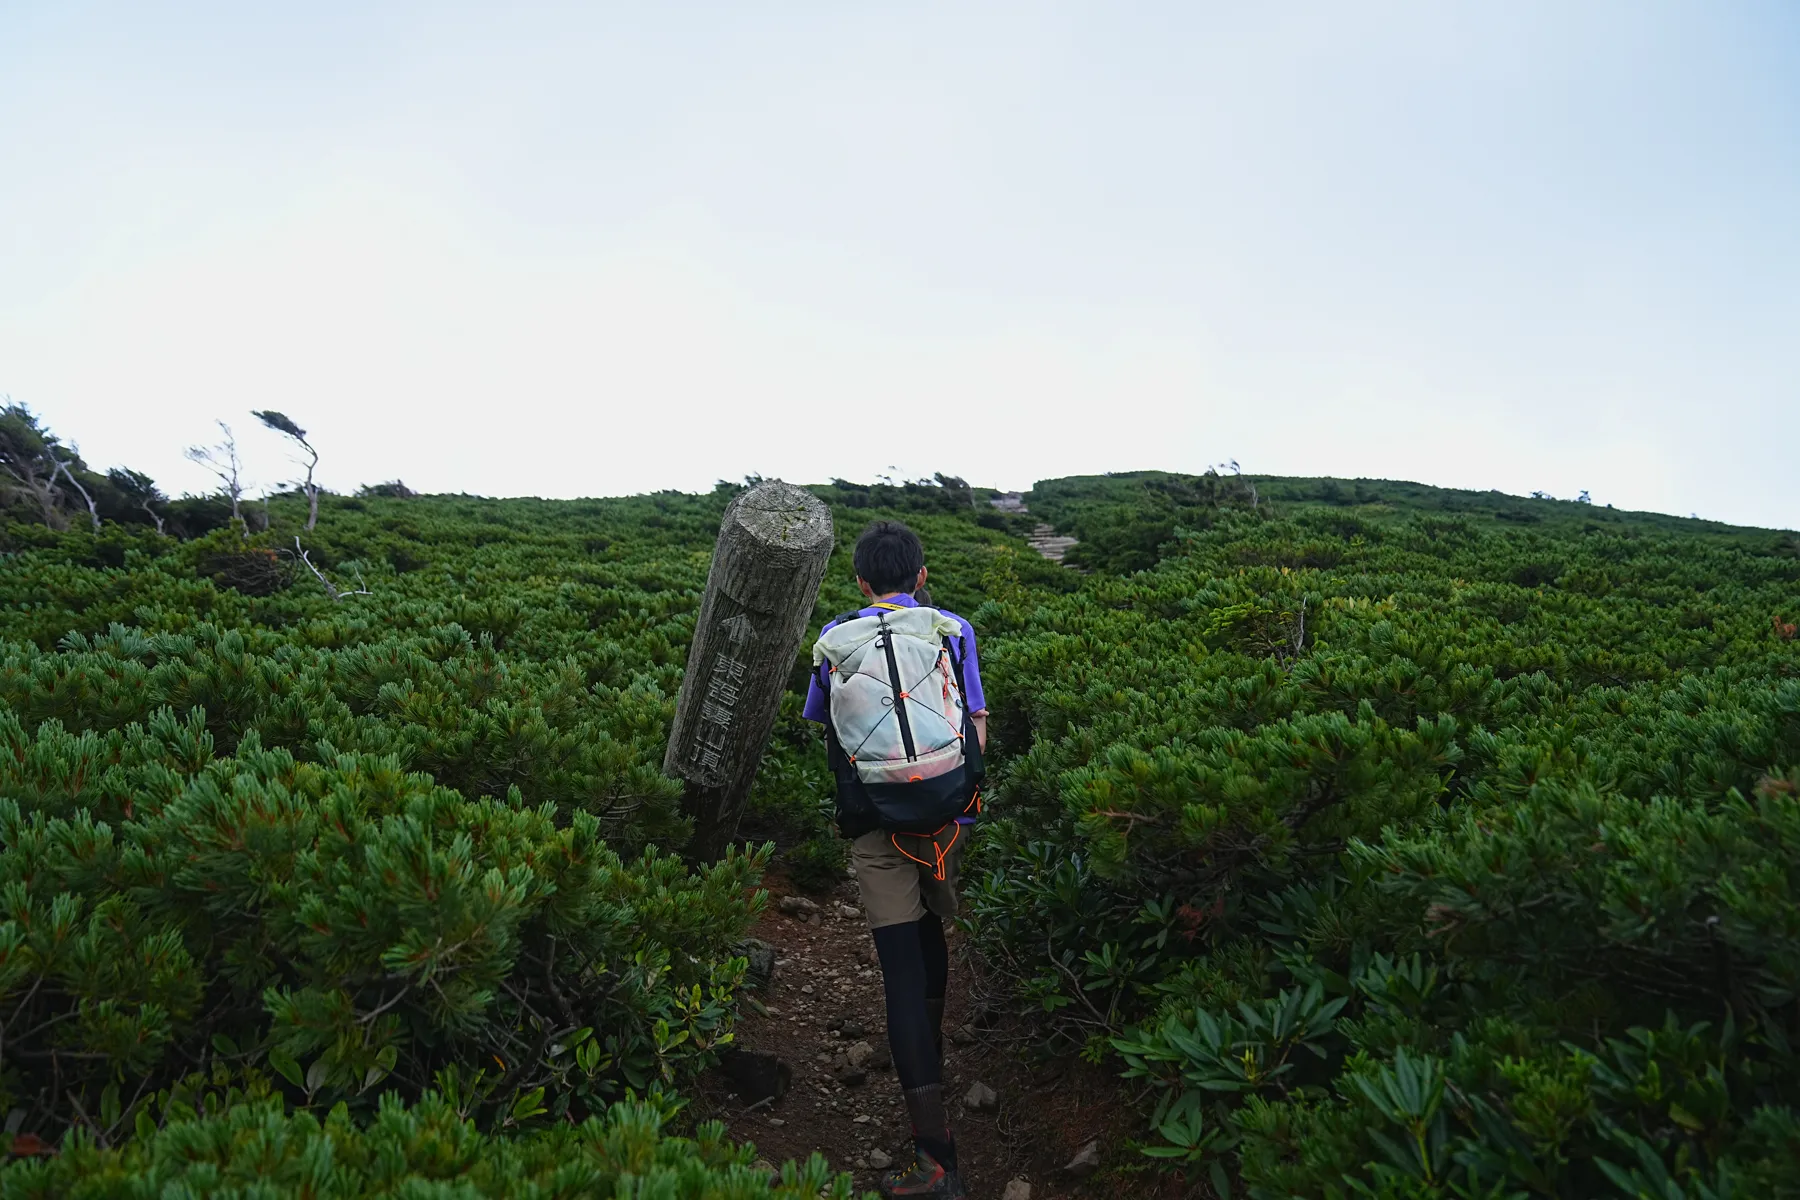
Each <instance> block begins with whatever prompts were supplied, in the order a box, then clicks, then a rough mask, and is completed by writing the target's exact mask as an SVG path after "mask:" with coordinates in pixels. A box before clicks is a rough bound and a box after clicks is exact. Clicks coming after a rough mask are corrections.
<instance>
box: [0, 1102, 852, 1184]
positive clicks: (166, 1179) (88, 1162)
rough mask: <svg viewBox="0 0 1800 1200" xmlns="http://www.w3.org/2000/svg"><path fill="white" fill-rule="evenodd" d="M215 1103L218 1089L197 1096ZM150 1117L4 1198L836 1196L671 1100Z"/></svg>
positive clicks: (191, 1106) (34, 1162) (19, 1176)
mask: <svg viewBox="0 0 1800 1200" xmlns="http://www.w3.org/2000/svg"><path fill="white" fill-rule="evenodd" d="M210 1098H212V1099H214V1100H215V1101H217V1099H218V1094H217V1093H214V1094H213V1095H212V1097H210ZM163 1109H164V1119H163V1121H162V1122H160V1123H159V1122H158V1121H157V1120H155V1119H153V1118H152V1117H151V1116H150V1115H149V1113H148V1112H146V1113H145V1114H144V1115H143V1117H142V1118H141V1119H140V1120H139V1121H138V1123H137V1132H136V1133H135V1135H133V1136H131V1137H130V1138H128V1139H125V1140H124V1141H123V1143H122V1144H120V1145H117V1146H110V1147H101V1146H100V1145H99V1144H98V1143H97V1142H96V1141H95V1140H94V1139H93V1138H92V1137H91V1136H89V1135H87V1134H85V1133H83V1132H79V1131H78V1132H74V1133H71V1134H70V1135H69V1137H68V1139H67V1141H66V1142H65V1143H64V1145H63V1146H62V1147H61V1152H60V1153H58V1154H56V1155H54V1156H45V1157H41V1158H21V1159H14V1160H13V1161H12V1162H11V1163H10V1164H9V1165H7V1166H5V1167H0V1197H4V1198H5V1200H50V1198H51V1197H56V1198H58V1200H62V1198H69V1200H86V1198H88V1197H93V1198H96V1200H98V1198H100V1197H105V1198H107V1200H113V1198H114V1197H117V1198H120V1200H135V1198H140V1197H141V1198H143V1200H151V1198H153V1197H166V1196H173V1195H180V1196H193V1197H227V1196H259V1197H269V1198H270V1200H277V1198H285V1197H293V1198H295V1200H299V1198H301V1197H306V1198H308V1200H336V1198H342V1200H350V1198H352V1197H363V1196H406V1197H442V1198H443V1200H451V1198H453V1197H454V1198H456V1200H465V1198H466V1200H475V1198H478V1197H494V1198H496V1200H499V1198H502V1197H504V1198H505V1200H550V1198H551V1197H576V1196H602V1195H608V1196H610V1195H634V1196H638V1195H641V1196H661V1197H668V1198H670V1200H678V1198H679V1200H688V1198H692V1200H701V1198H706V1200H714V1198H717V1200H727V1198H729V1200H762V1198H764V1197H767V1198H768V1200H817V1198H818V1197H821V1196H823V1197H828V1198H829V1200H848V1198H849V1197H850V1195H851V1186H850V1178H849V1176H847V1175H833V1174H832V1173H831V1170H830V1168H829V1167H828V1166H827V1165H826V1163H825V1162H824V1160H823V1159H821V1158H820V1157H819V1156H817V1155H814V1156H813V1158H812V1160H811V1161H810V1162H807V1163H805V1164H800V1165H796V1164H793V1163H789V1164H787V1166H786V1167H784V1168H783V1169H782V1170H781V1172H780V1173H779V1174H778V1175H772V1174H771V1172H770V1171H769V1170H768V1169H767V1168H766V1167H758V1166H756V1165H754V1164H753V1163H752V1159H753V1157H754V1148H753V1147H750V1146H733V1145H731V1144H730V1143H729V1142H727V1141H726V1140H725V1138H724V1128H723V1126H721V1125H720V1124H718V1123H717V1122H709V1123H706V1124H703V1125H701V1126H700V1127H699V1128H698V1129H696V1130H695V1131H694V1132H693V1134H692V1135H691V1136H687V1137H682V1136H674V1135H672V1134H671V1133H670V1132H668V1131H667V1128H666V1127H667V1126H668V1124H669V1121H670V1118H671V1117H672V1116H673V1115H674V1113H673V1106H672V1105H670V1104H669V1103H667V1102H666V1101H665V1102H661V1103H658V1102H655V1101H620V1102H616V1103H614V1104H612V1105H611V1106H609V1107H608V1108H606V1109H604V1110H602V1111H599V1112H596V1113H595V1114H594V1115H592V1116H589V1117H587V1118H586V1119H585V1120H583V1121H581V1122H580V1123H578V1124H562V1125H556V1126H553V1127H550V1128H547V1129H544V1130H542V1131H538V1132H534V1133H531V1134H527V1135H524V1136H513V1137H507V1136H493V1135H488V1134H483V1133H481V1132H480V1131H479V1130H478V1129H477V1127H476V1126H475V1124H474V1123H473V1122H472V1121H470V1120H469V1119H468V1117H467V1114H466V1113H464V1112H462V1111H460V1110H459V1108H458V1106H457V1105H456V1103H454V1101H453V1100H452V1099H451V1098H449V1097H446V1096H445V1095H444V1094H442V1093H439V1092H430V1093H427V1094H426V1095H424V1096H423V1097H421V1098H420V1100H419V1101H418V1102H417V1103H416V1104H413V1105H411V1106H408V1105H405V1104H402V1103H401V1102H400V1101H399V1100H398V1099H397V1098H396V1097H393V1096H388V1097H385V1098H384V1099H383V1100H382V1102H381V1105H380V1107H379V1109H378V1110H377V1111H376V1112H375V1113H373V1114H372V1115H371V1116H370V1117H369V1118H367V1119H366V1120H362V1121H359V1120H357V1119H355V1118H354V1117H353V1116H352V1115H351V1114H350V1112H349V1111H348V1110H347V1109H346V1108H345V1106H343V1105H338V1106H336V1107H334V1108H333V1109H331V1111H330V1112H328V1113H325V1114H323V1115H319V1114H314V1113H311V1112H300V1113H291V1114H290V1113H286V1112H284V1111H283V1109H282V1105H281V1104H280V1103H279V1102H278V1101H271V1100H266V1099H265V1100H253V1099H248V1098H245V1097H242V1096H235V1097H231V1102H226V1103H218V1102H215V1103H213V1104H207V1103H205V1100H204V1099H202V1100H201V1102H200V1103H199V1104H198V1105H197V1104H195V1103H192V1102H190V1101H189V1100H187V1099H182V1098H175V1099H172V1100H171V1101H170V1102H168V1103H166V1104H165V1105H164V1106H163Z"/></svg>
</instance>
